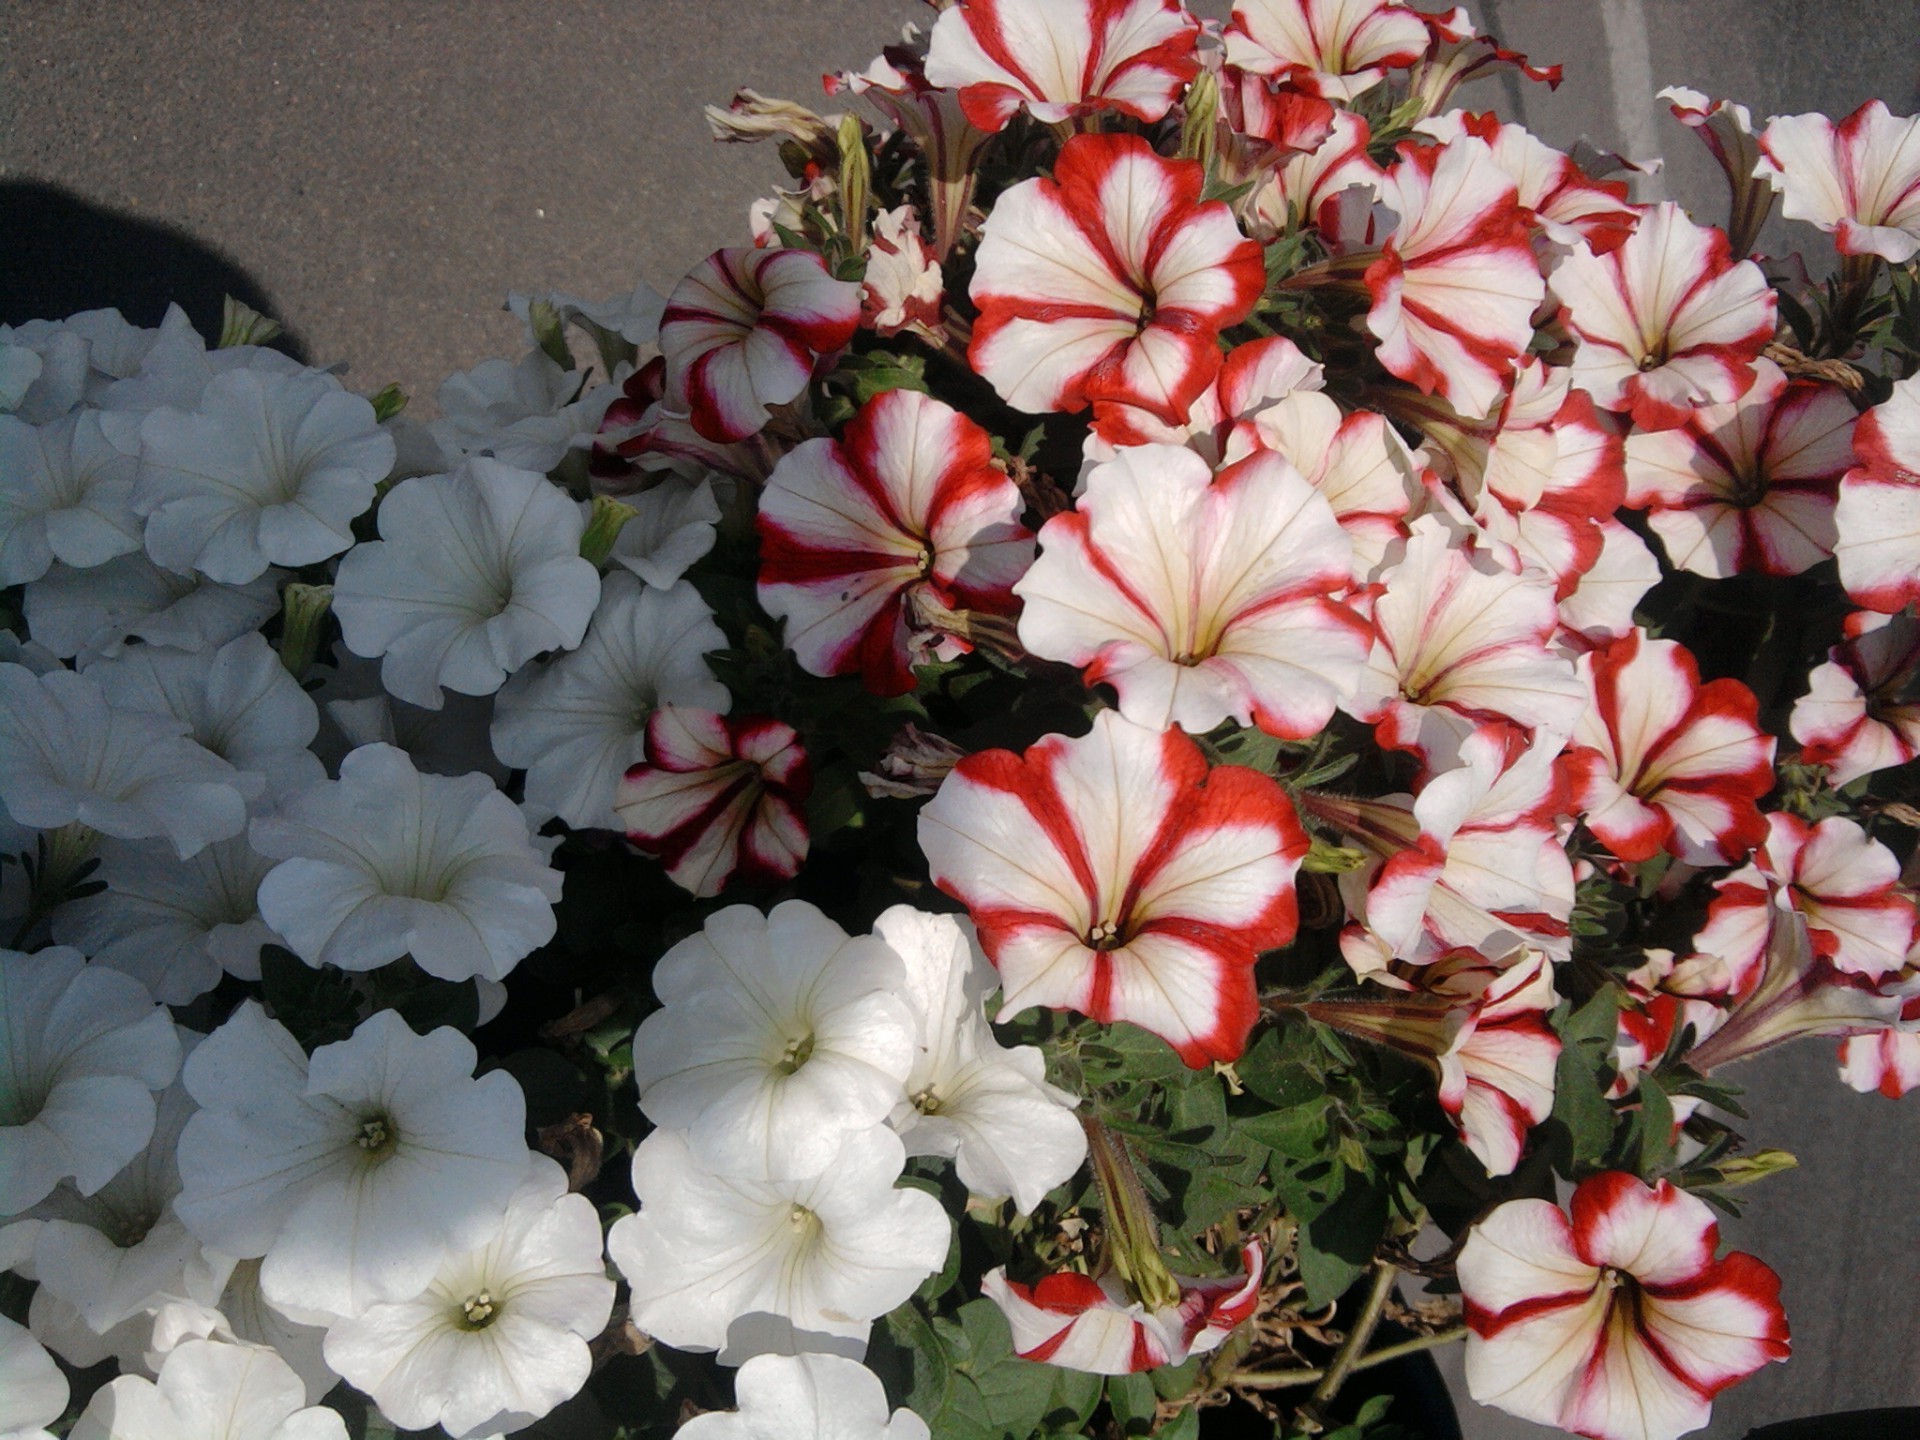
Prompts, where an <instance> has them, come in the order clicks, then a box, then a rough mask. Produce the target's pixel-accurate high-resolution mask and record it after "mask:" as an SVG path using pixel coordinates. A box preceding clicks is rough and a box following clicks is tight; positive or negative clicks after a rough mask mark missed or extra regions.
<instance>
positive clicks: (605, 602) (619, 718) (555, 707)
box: [493, 571, 732, 830]
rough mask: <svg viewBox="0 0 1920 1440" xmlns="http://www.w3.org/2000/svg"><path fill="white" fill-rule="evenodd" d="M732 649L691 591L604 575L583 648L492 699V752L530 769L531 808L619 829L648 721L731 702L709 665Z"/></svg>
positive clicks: (519, 678)
mask: <svg viewBox="0 0 1920 1440" xmlns="http://www.w3.org/2000/svg"><path fill="white" fill-rule="evenodd" d="M726 643H727V637H726V633H725V632H724V631H723V630H721V628H720V627H719V626H718V625H716V624H715V623H714V620H713V611H712V610H711V609H709V608H708V606H707V603H706V602H705V601H704V600H702V599H701V598H700V594H699V592H698V591H697V590H695V589H694V588H693V586H691V585H685V584H676V585H674V586H673V588H672V589H669V590H656V589H654V588H652V587H651V586H650V585H642V584H641V583H640V582H639V581H638V580H636V579H635V578H634V577H633V576H631V575H628V574H626V573H624V572H621V571H616V572H614V573H612V574H610V575H608V576H607V580H606V586H605V589H604V590H603V592H602V593H601V596H600V607H599V609H597V610H596V611H595V612H594V617H593V623H592V624H591V625H590V626H589V627H588V629H587V638H586V639H585V640H584V641H583V642H582V643H581V645H580V648H579V649H578V650H574V651H570V652H569V653H567V654H565V655H561V656H559V657H557V658H556V659H555V660H554V661H553V662H552V663H551V664H548V665H545V666H541V667H539V668H537V669H536V668H534V667H531V666H530V667H528V668H527V669H525V670H522V671H521V672H520V673H519V674H517V675H515V676H514V677H513V678H512V679H510V680H509V681H507V683H506V685H505V686H504V687H503V688H502V689H501V691H500V697H499V700H498V701H497V702H496V706H495V710H494V720H493V748H494V750H495V751H496V752H497V753H498V755H499V756H500V758H501V759H502V760H504V761H506V762H507V764H509V765H512V766H515V767H516V768H519V769H523V770H525V771H526V772H527V786H526V797H527V804H528V806H529V807H530V808H531V809H533V810H534V811H536V812H544V813H546V814H551V815H558V816H559V817H560V818H561V819H562V820H564V821H566V822H567V824H569V825H572V826H576V827H580V826H587V827H596V826H597V827H599V828H600V829H608V830H610V829H618V828H620V821H619V820H618V819H617V818H616V817H615V816H614V813H613V800H614V792H615V791H616V790H617V789H618V788H619V785H620V777H621V776H623V775H625V774H626V773H627V770H628V768H629V767H630V766H633V765H636V764H638V763H639V762H640V761H641V760H643V759H645V758H646V748H647V747H646V734H647V717H648V716H649V715H651V714H652V713H653V712H654V710H655V709H656V708H658V707H659V706H661V705H692V706H696V707H698V708H700V709H706V710H719V711H725V710H726V709H727V707H728V706H729V705H730V704H731V703H732V698H731V697H730V696H729V695H728V694H727V687H726V686H724V685H722V684H721V683H720V682H719V681H718V680H716V679H714V678H713V672H712V671H711V670H710V669H708V668H707V661H706V656H707V653H708V652H709V651H713V650H720V649H723V648H725V646H726Z"/></svg>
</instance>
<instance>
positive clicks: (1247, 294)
mask: <svg viewBox="0 0 1920 1440" xmlns="http://www.w3.org/2000/svg"><path fill="white" fill-rule="evenodd" d="M1204 183H1205V177H1204V176H1203V175H1202V174H1201V169H1200V166H1199V164H1198V163H1196V162H1194V161H1189V160H1164V159H1162V158H1161V157H1160V156H1158V155H1156V154H1154V152H1153V149H1152V147H1150V146H1149V145H1148V144H1147V142H1146V141H1145V140H1142V139H1140V138H1139V137H1138V136H1133V135H1076V136H1074V138H1073V139H1071V140H1069V141H1068V142H1067V143H1066V144H1065V145H1064V146H1063V147H1061V150H1060V158H1059V159H1058V160H1057V161H1056V162H1055V164H1054V170H1053V178H1052V179H1046V178H1042V177H1036V178H1034V179H1031V180H1023V181H1021V182H1020V183H1019V184H1018V185H1015V186H1014V187H1013V188H1012V189H1010V190H1008V191H1006V193H1004V194H1003V195H1002V196H1001V197H1000V199H999V200H998V201H997V202H996V203H995V205H994V207H993V213H992V215H991V216H989V217H988V219H987V224H986V229H985V231H984V233H983V235H982V237H981V240H980V247H979V250H978V252H977V256H976V268H975V270H974V277H973V286H972V291H971V293H972V296H973V300H974V303H975V304H976V305H978V306H979V308H980V319H979V321H978V323H977V324H976V325H975V326H974V331H973V342H972V345H971V346H970V347H969V349H968V351H967V357H968V359H969V360H970V361H971V362H972V364H973V368H974V369H975V370H976V371H978V372H979V373H980V374H981V375H982V376H984V377H985V378H986V380H987V382H988V383H989V384H991V385H992V386H993V388H994V389H995V390H997V391H998V392H999V393H1000V396H1001V398H1002V399H1004V400H1005V401H1006V402H1007V403H1008V404H1009V405H1012V406H1014V407H1015V408H1016V409H1020V410H1026V411H1035V412H1037V411H1047V410H1078V409H1080V408H1081V407H1082V406H1084V405H1086V404H1087V403H1089V402H1090V401H1102V400H1111V401H1121V402H1124V403H1127V404H1131V405H1138V406H1140V407H1141V408H1142V409H1146V410H1150V411H1152V412H1153V413H1154V414H1156V415H1158V416H1159V417H1160V418H1161V419H1163V420H1165V421H1166V422H1167V423H1169V424H1175V425H1177V424H1181V423H1183V422H1184V421H1185V420H1186V418H1187V411H1188V408H1189V407H1190V406H1191V405H1192V403H1193V402H1194V400H1195V399H1196V398H1197V397H1198V396H1199V395H1200V394H1201V393H1202V392H1203V391H1204V390H1206V388H1207V387H1208V386H1209V385H1211V384H1212V383H1213V380H1214V377H1215V376H1216V375H1217V374H1218V373H1219V371H1220V351H1219V347H1218V344H1217V343H1216V342H1217V339H1218V337H1219V334H1220V331H1221V330H1222V329H1223V328H1225V327H1226V326H1229V325H1232V324H1235V323H1237V322H1239V321H1240V320H1242V319H1244V318H1246V316H1247V314H1248V312H1249V311H1251V310H1252V309H1253V306H1254V302H1255V301H1256V300H1258V299H1259V297H1260V292H1261V290H1262V289H1263V288H1264V286H1265V284H1266V270H1265V267H1264V265H1263V264H1262V261H1261V257H1260V247H1259V246H1257V245H1255V244H1254V243H1253V242H1252V241H1251V240H1248V239H1247V238H1246V237H1245V236H1243V235H1242V234H1241V233H1240V231H1239V228H1238V227H1237V226H1236V225H1235V224H1234V220H1233V214H1232V212H1231V211H1229V210H1228V209H1227V207H1226V206H1225V205H1224V204H1222V203H1220V202H1219V201H1209V202H1207V203H1205V204H1202V203H1201V201H1200V192H1201V189H1202V187H1203V185H1204Z"/></svg>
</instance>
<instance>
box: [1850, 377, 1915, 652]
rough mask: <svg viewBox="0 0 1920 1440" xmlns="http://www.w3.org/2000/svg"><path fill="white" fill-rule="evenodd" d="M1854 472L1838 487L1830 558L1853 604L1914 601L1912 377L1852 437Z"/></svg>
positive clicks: (1889, 605)
mask: <svg viewBox="0 0 1920 1440" xmlns="http://www.w3.org/2000/svg"><path fill="white" fill-rule="evenodd" d="M1853 446H1854V450H1855V452H1856V453H1857V454H1858V455H1859V457H1860V468H1859V469H1857V470H1849V471H1848V472H1847V474H1846V477H1845V478H1844V479H1843V480H1841V482H1840V499H1839V502H1838V503H1837V504H1836V505H1835V506H1834V511H1833V523H1834V527H1835V528H1836V529H1837V530H1838V531H1839V538H1838V539H1837V540H1836V541H1835V542H1834V546H1833V553H1834V556H1835V558H1837V559H1838V560H1839V562H1840V583H1841V584H1842V585H1844V586H1845V587H1846V591H1847V594H1848V595H1849V596H1850V597H1852V599H1853V601H1854V603H1855V604H1857V605H1864V606H1866V608H1867V609H1869V610H1881V611H1884V612H1886V613H1887V614H1892V613H1893V612H1894V611H1896V610H1899V609H1902V608H1903V607H1905V606H1908V605H1912V604H1916V603H1920V375H1916V376H1911V377H1909V378H1908V379H1905V380H1902V381H1901V382H1900V383H1899V384H1897V385H1895V386H1894V387H1893V393H1892V394H1891V395H1889V396H1888V397H1887V400H1886V402H1885V403H1884V404H1881V405H1876V406H1874V407H1873V409H1871V410H1869V411H1868V412H1867V413H1866V414H1865V415H1862V416H1861V417H1860V423H1859V425H1858V426H1856V427H1855V429H1854V432H1853Z"/></svg>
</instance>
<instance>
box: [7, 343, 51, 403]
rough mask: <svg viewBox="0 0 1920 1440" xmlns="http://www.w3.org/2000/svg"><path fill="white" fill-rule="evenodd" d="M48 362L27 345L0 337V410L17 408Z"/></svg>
mask: <svg viewBox="0 0 1920 1440" xmlns="http://www.w3.org/2000/svg"><path fill="white" fill-rule="evenodd" d="M45 368H46V362H45V361H43V360H42V359H41V358H40V357H39V355H37V354H36V353H34V352H33V351H32V350H30V349H28V348H27V347H26V346H25V345H15V344H13V343H12V342H11V341H8V340H4V339H0V410H17V409H19V408H20V402H21V401H23V400H25V399H26V398H27V392H28V391H29V390H31V389H32V388H33V383H34V381H36V380H38V379H39V378H40V372H41V371H42V370H43V369H45Z"/></svg>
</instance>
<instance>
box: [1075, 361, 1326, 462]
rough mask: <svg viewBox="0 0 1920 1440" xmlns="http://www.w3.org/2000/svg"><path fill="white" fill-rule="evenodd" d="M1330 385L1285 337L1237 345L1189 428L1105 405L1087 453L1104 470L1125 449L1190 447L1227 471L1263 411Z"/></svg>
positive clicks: (1114, 403) (1191, 410) (1197, 403)
mask: <svg viewBox="0 0 1920 1440" xmlns="http://www.w3.org/2000/svg"><path fill="white" fill-rule="evenodd" d="M1325 384H1326V377H1325V372H1324V371H1323V370H1322V369H1321V366H1320V363H1319V362H1318V361H1317V360H1310V359H1308V358H1307V356H1306V354H1305V353H1304V352H1303V351H1302V350H1301V349H1300V347H1299V346H1298V345H1295V344H1294V343H1293V341H1291V340H1288V339H1287V338H1285V337H1284V336H1280V335H1275V336H1271V337H1269V338H1267V339H1265V340H1254V341H1251V342H1250V343H1248V344H1245V345H1236V346H1234V347H1233V349H1231V350H1229V351H1228V352H1227V357H1226V359H1225V360H1223V361H1222V362H1221V364H1220V378H1219V379H1218V380H1216V381H1215V382H1214V383H1213V384H1212V385H1211V386H1209V387H1208V388H1207V389H1205V390H1203V391H1201V392H1200V394H1199V396H1198V398H1196V399H1195V400H1194V402H1193V404H1192V405H1190V406H1188V407H1187V418H1186V422H1185V423H1184V424H1180V425H1169V424H1168V423H1167V422H1166V421H1164V420H1162V419H1161V418H1160V417H1159V416H1158V415H1156V414H1154V413H1153V412H1152V411H1151V410H1143V409H1141V408H1140V407H1139V406H1138V405H1129V404H1127V403H1125V402H1124V401H1118V400H1109V401H1102V402H1100V403H1099V404H1096V405H1095V406H1094V407H1093V430H1092V432H1091V433H1090V434H1089V435H1088V436H1087V439H1086V443H1085V445H1084V447H1083V451H1082V453H1083V455H1084V456H1085V458H1086V460H1087V461H1088V462H1089V463H1091V464H1099V463H1100V462H1102V461H1106V460H1112V459H1115V458H1116V457H1117V456H1118V455H1119V453H1120V447H1121V446H1123V445H1185V446H1187V447H1189V448H1190V449H1191V450H1192V451H1193V452H1194V453H1195V454H1196V455H1198V456H1199V457H1200V458H1201V459H1203V460H1205V461H1206V462H1207V463H1208V464H1209V465H1216V466H1217V465H1221V464H1223V463H1225V461H1226V459H1227V447H1228V445H1229V443H1230V441H1231V438H1232V436H1233V435H1234V433H1235V432H1236V431H1238V430H1240V429H1242V428H1243V427H1244V426H1246V425H1248V424H1250V423H1251V422H1252V421H1254V420H1255V419H1256V418H1257V417H1258V416H1259V414H1260V412H1261V411H1263V410H1265V409H1267V408H1268V407H1270V406H1272V405H1274V404H1275V403H1276V402H1278V401H1281V400H1284V399H1286V398H1287V397H1288V396H1290V395H1293V394H1296V393H1309V392H1313V391H1317V390H1319V389H1320V388H1321V387H1322V386H1324V385H1325Z"/></svg>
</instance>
